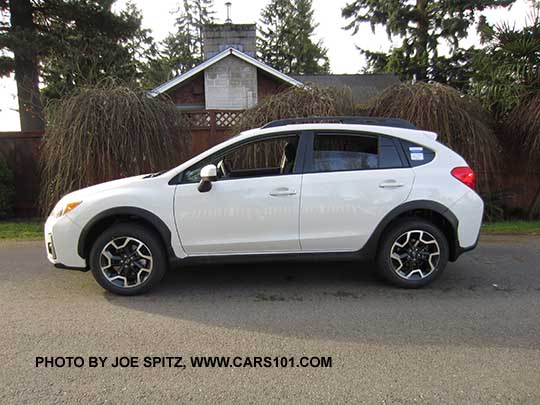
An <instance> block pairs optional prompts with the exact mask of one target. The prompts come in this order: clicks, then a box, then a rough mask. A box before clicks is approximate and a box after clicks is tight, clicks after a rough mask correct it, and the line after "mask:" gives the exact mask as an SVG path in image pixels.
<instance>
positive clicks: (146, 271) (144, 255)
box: [90, 223, 167, 295]
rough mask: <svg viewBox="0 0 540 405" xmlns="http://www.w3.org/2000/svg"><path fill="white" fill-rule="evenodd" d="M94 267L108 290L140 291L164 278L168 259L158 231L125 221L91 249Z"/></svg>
mask: <svg viewBox="0 0 540 405" xmlns="http://www.w3.org/2000/svg"><path fill="white" fill-rule="evenodd" d="M90 268H91V270H92V274H93V276H94V278H95V279H96V281H97V282H98V283H99V285H101V286H102V287H103V288H105V289H106V290H108V291H111V292H113V293H115V294H120V295H137V294H142V293H144V292H146V291H148V290H149V289H150V288H152V287H153V286H155V285H156V284H157V283H159V282H160V281H161V279H162V278H163V276H164V274H165V272H166V270H167V260H166V257H165V253H164V250H163V246H162V244H161V243H160V240H159V237H158V236H157V235H156V234H155V232H153V231H151V230H149V229H146V228H144V227H142V226H140V225H136V224H129V223H125V224H118V225H114V226H113V227H111V228H109V229H107V230H106V231H105V232H103V234H101V235H100V236H99V237H98V238H97V240H96V241H95V243H94V245H93V246H92V249H91V251H90Z"/></svg>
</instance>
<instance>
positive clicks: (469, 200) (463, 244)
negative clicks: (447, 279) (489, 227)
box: [450, 190, 484, 259]
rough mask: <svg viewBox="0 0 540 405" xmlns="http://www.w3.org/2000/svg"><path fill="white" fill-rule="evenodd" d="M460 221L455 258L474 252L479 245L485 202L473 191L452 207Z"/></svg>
mask: <svg viewBox="0 0 540 405" xmlns="http://www.w3.org/2000/svg"><path fill="white" fill-rule="evenodd" d="M450 210H451V212H452V213H453V214H454V215H455V216H456V218H457V220H458V227H457V244H456V252H455V258H456V259H457V258H458V257H459V256H460V255H461V254H463V253H465V252H469V251H471V250H473V249H474V248H475V247H476V245H477V244H478V239H479V237H480V227H481V226H482V217H483V215H484V202H483V201H482V199H481V198H480V196H479V195H478V194H476V193H475V192H474V191H473V190H469V191H468V192H467V193H466V194H465V195H464V196H463V197H461V198H460V199H459V200H458V201H457V202H456V203H454V204H453V205H452V206H451V207H450Z"/></svg>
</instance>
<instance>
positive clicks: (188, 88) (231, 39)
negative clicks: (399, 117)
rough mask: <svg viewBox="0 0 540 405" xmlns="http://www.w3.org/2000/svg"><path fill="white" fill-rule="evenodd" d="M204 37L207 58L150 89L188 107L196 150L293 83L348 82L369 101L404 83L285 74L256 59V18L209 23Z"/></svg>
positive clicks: (383, 77) (378, 78) (391, 78)
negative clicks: (236, 22)
mask: <svg viewBox="0 0 540 405" xmlns="http://www.w3.org/2000/svg"><path fill="white" fill-rule="evenodd" d="M203 38H204V45H203V54H204V61H203V62H202V63H201V64H200V65H198V66H196V67H194V68H193V69H191V70H189V71H188V72H185V73H183V74H181V75H180V76H177V77H175V78H173V79H172V80H169V81H168V82H165V83H163V84H161V85H160V86H158V87H156V88H155V89H153V90H152V91H151V92H150V95H151V96H153V97H158V96H160V95H167V96H168V97H170V98H171V99H172V100H173V102H174V103H175V104H176V106H177V107H178V109H179V110H181V111H183V112H185V113H186V116H187V117H188V118H189V120H190V126H191V131H192V137H193V142H192V152H193V153H198V152H200V151H202V150H205V149H207V148H208V147H210V146H212V145H215V144H216V143H218V142H221V141H222V140H224V139H226V138H228V137H229V136H230V133H229V132H230V128H231V127H232V126H233V125H234V123H235V122H236V120H237V119H238V118H239V116H240V114H241V113H242V112H243V111H244V110H246V109H248V108H251V107H254V106H256V105H257V103H259V102H260V101H261V100H264V99H265V98H266V97H269V96H271V95H274V94H277V93H279V92H281V91H284V90H286V89H288V88H290V87H291V86H304V85H309V84H310V83H314V84H318V85H323V86H334V87H349V88H350V89H351V90H352V93H353V98H354V100H355V101H357V102H364V101H366V100H367V99H368V98H370V97H372V96H373V95H376V94H378V93H379V92H380V91H382V90H383V89H385V88H386V87H388V86H391V85H393V84H396V83H399V81H398V79H397V78H396V77H395V76H394V75H361V74H356V75H308V76H301V75H286V74H284V73H282V72H279V71H277V70H276V69H274V68H272V67H270V66H268V65H267V64H265V63H263V62H261V61H259V60H258V59H257V57H256V55H257V45H256V26H255V24H232V23H225V24H212V25H207V26H206V27H205V28H204V31H203Z"/></svg>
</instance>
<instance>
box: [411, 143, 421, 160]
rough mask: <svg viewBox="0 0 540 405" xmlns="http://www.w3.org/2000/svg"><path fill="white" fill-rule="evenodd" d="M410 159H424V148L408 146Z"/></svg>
mask: <svg viewBox="0 0 540 405" xmlns="http://www.w3.org/2000/svg"><path fill="white" fill-rule="evenodd" d="M409 153H410V155H411V160H424V148H422V147H421V146H409Z"/></svg>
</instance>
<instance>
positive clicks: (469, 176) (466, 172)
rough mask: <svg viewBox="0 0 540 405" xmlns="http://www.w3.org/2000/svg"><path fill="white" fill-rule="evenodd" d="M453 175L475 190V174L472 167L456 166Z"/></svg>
mask: <svg viewBox="0 0 540 405" xmlns="http://www.w3.org/2000/svg"><path fill="white" fill-rule="evenodd" d="M450 173H451V174H452V176H454V177H455V178H456V179H458V180H459V181H461V182H462V183H463V184H465V185H466V186H468V187H470V188H472V189H473V190H475V177H476V176H475V174H474V171H473V169H471V168H470V167H467V166H465V167H454V168H453V169H452V171H451V172H450Z"/></svg>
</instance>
